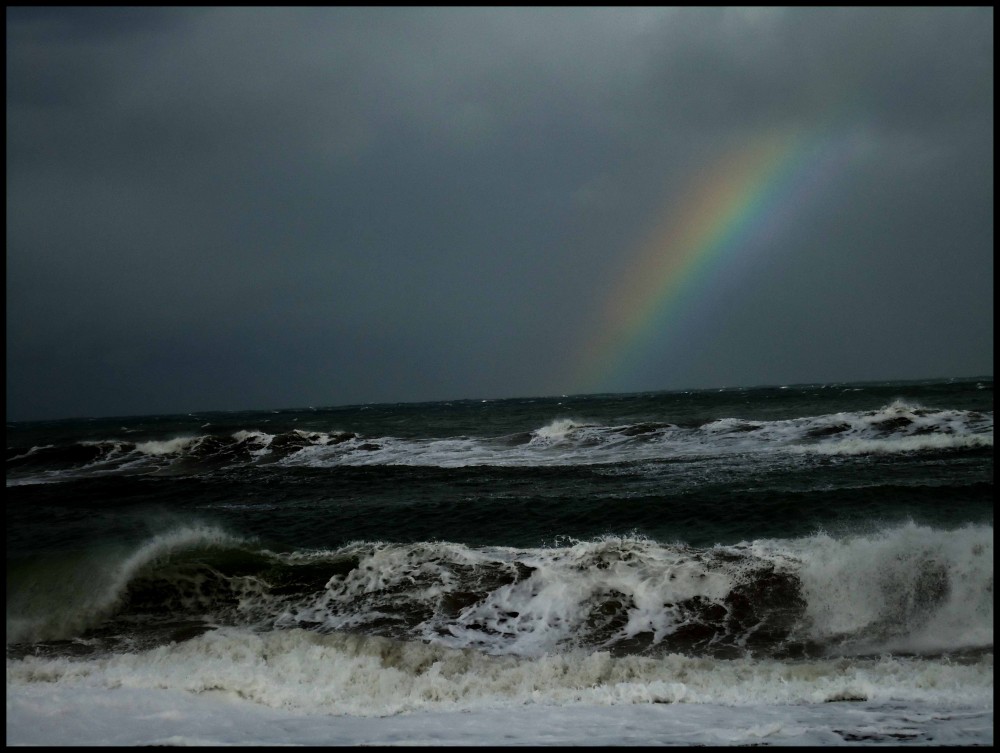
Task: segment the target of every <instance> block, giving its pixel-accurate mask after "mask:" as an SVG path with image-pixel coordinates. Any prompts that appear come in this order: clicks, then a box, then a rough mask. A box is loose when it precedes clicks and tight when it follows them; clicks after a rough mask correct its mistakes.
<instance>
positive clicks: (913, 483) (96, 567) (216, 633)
mask: <svg viewBox="0 0 1000 753" xmlns="http://www.w3.org/2000/svg"><path fill="white" fill-rule="evenodd" d="M6 491H7V502H6V522H7V644H6V650H7V658H6V661H7V743H8V744H9V745H45V744H59V745H74V744H78V745H134V744H149V745H152V744H156V745H163V744H168V745H200V744H225V745H241V744H282V743H285V744H333V745H337V744H340V745H347V744H438V745H459V744H474V745H475V744H480V745H486V744H511V745H524V744H532V745H536V744H553V745H554V744H574V745H606V744H613V745H645V744H670V745H689V744H704V745H824V744H831V745H845V744H847V745H850V744H859V745H860V744H863V745H870V744H890V745H898V744H906V743H909V744H918V745H928V744H930V745H952V744H979V745H992V744H993V501H992V499H993V379H992V377H981V378H978V379H975V378H973V379H953V380H939V381H908V382H887V383H857V384H841V383H838V384H810V385H787V386H774V387H755V388H747V389H739V388H726V389H713V390H700V391H699V390H692V391H674V392H650V393H636V394H601V395H585V396H568V397H567V396H563V397H544V398H525V399H504V400H478V399H476V400H455V401H450V402H433V403H399V404H371V405H352V406H343V407H308V408H302V409H295V410H260V411H248V412H205V413H193V414H186V415H163V416H136V417H127V418H122V417H118V418H86V419H74V420H61V421H44V422H8V423H7V489H6Z"/></svg>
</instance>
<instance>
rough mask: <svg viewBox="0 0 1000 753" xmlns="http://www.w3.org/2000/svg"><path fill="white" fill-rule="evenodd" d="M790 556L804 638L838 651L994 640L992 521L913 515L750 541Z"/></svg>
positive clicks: (925, 647)
mask: <svg viewBox="0 0 1000 753" xmlns="http://www.w3.org/2000/svg"><path fill="white" fill-rule="evenodd" d="M751 549H752V550H753V551H756V552H758V553H760V554H761V555H762V556H768V555H773V554H774V553H779V554H784V555H787V556H789V557H792V558H795V559H796V560H798V561H799V562H800V563H801V566H800V567H799V569H798V570H797V572H798V576H799V578H800V580H801V583H802V593H803V596H804V597H805V601H806V614H807V618H808V621H807V622H806V623H805V624H804V626H803V629H804V630H805V631H807V633H808V635H809V637H811V638H817V639H821V640H824V641H830V640H832V639H837V638H840V639H841V640H842V642H843V646H844V648H845V649H846V650H851V646H853V650H854V651H856V652H859V653H867V652H871V651H923V652H928V651H935V650H941V651H946V650H953V649H956V648H963V647H991V646H992V645H993V528H992V526H981V525H980V526H972V525H969V526H965V527H962V528H958V529H955V530H950V531H942V530H939V529H932V528H928V527H926V526H919V525H916V524H914V523H906V524H904V525H901V526H897V527H893V528H889V529H885V530H880V531H876V532H872V533H869V534H860V535H854V536H849V537H845V538H833V537H831V536H829V535H827V534H817V535H815V536H810V537H806V538H802V539H794V540H785V541H772V542H755V543H754V544H752V545H751Z"/></svg>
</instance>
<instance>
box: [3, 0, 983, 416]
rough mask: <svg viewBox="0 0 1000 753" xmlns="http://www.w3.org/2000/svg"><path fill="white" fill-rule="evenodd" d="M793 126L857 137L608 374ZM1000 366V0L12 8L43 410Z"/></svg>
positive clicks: (10, 259)
mask: <svg viewBox="0 0 1000 753" xmlns="http://www.w3.org/2000/svg"><path fill="white" fill-rule="evenodd" d="M782 129H791V130H793V131H794V132H796V133H804V134H806V135H807V136H812V135H818V134H821V139H822V141H823V143H825V144H829V145H834V146H831V147H830V148H831V150H832V151H831V154H832V155H833V156H832V157H831V158H830V159H829V160H828V163H829V164H832V165H834V167H835V168H836V169H832V168H831V169H822V170H821V169H820V168H819V167H816V168H815V169H814V172H815V174H814V175H813V174H811V173H810V169H811V168H810V165H809V164H808V162H807V161H804V162H803V163H802V166H801V170H802V174H801V175H800V176H799V179H800V182H801V184H802V185H807V186H811V188H810V189H809V191H808V195H806V193H804V191H803V190H798V189H797V195H798V199H801V200H798V199H796V200H794V201H793V200H791V198H789V197H786V198H785V199H783V200H780V199H779V200H777V204H776V205H775V206H773V207H772V208H771V209H770V210H769V211H768V213H767V215H768V217H767V218H768V219H769V220H773V221H772V229H771V230H770V231H769V234H768V235H767V236H762V238H763V240H762V239H761V238H758V239H757V243H756V247H755V248H754V249H753V250H752V251H751V250H750V248H749V246H746V247H745V248H744V247H740V246H739V244H738V243H737V242H736V241H739V238H737V239H735V241H734V245H733V247H732V248H731V249H727V252H726V253H727V254H729V255H728V256H724V257H720V260H719V261H718V262H717V264H716V266H715V267H714V268H713V269H712V270H709V271H707V272H705V275H707V276H705V277H703V278H699V279H700V282H698V283H697V284H694V283H691V285H690V286H689V287H688V288H687V292H686V295H687V299H685V300H686V301H687V302H686V303H683V304H680V303H679V304H677V306H674V307H673V308H670V307H666V304H667V303H668V302H667V300H666V299H664V308H662V310H661V311H659V314H658V316H659V319H656V320H655V322H656V325H655V327H653V328H652V329H651V330H650V331H649V332H648V333H647V337H646V338H645V339H644V340H642V341H638V342H637V344H636V345H635V348H634V349H633V352H632V354H631V355H630V357H629V359H628V360H627V362H626V361H624V360H623V361H622V363H621V364H611V363H609V364H608V368H607V369H606V370H603V371H602V373H604V376H603V377H601V379H599V380H597V381H594V379H593V378H592V372H591V377H588V378H584V377H585V369H584V367H583V366H582V365H581V364H582V363H583V360H582V359H584V355H583V354H584V353H585V352H586V350H587V347H588V343H589V342H590V341H591V340H592V339H593V337H594V336H595V333H596V332H598V331H600V329H601V327H602V326H603V320H604V319H605V318H606V317H607V316H608V312H609V310H610V309H609V306H611V307H612V308H613V307H614V306H615V305H617V304H616V303H615V298H614V296H615V295H616V294H615V292H614V291H615V290H620V289H621V288H620V287H619V288H616V287H615V286H616V285H618V286H620V285H621V280H622V278H623V275H625V274H626V273H627V270H630V269H632V270H634V269H635V268H636V266H637V263H638V262H637V260H638V259H640V258H641V257H642V254H647V255H648V254H649V253H650V251H649V249H650V238H652V237H654V236H655V237H663V236H658V235H657V233H658V232H659V230H657V228H661V229H662V228H663V227H664V226H667V227H670V226H674V227H683V225H684V223H685V222H686V221H687V220H688V218H687V217H685V216H683V215H684V212H685V211H689V209H688V210H686V209H685V207H686V206H687V207H689V208H690V205H691V200H690V198H689V197H690V196H691V195H692V192H693V191H694V188H693V187H694V186H698V185H700V183H699V181H700V180H701V178H702V177H703V176H704V175H705V174H707V172H708V171H710V170H715V171H716V172H718V170H719V169H720V166H721V167H722V169H723V170H725V168H726V166H727V160H729V159H734V160H735V159H736V157H730V156H728V155H739V154H740V153H741V149H744V148H746V147H748V146H749V145H753V144H755V143H757V142H758V141H759V140H760V139H761V138H762V137H763V136H764V135H766V134H768V133H774V132H781V131H782ZM734 169H735V168H734ZM713 174H714V173H713ZM810 181H811V182H810ZM685 200H687V201H688V203H687V204H685ZM777 218H780V222H778V219H777ZM670 252H671V251H670V249H669V248H664V249H663V253H670ZM679 274H680V273H679V272H678V275H679ZM691 279H692V280H693V279H695V278H691ZM664 282H666V281H664ZM625 297H627V296H625ZM678 300H679V299H678ZM635 303H637V302H635V301H632V302H629V301H627V300H623V301H622V303H621V305H622V306H628V305H632V304H635ZM654 313H656V312H654ZM651 321H652V320H651ZM613 357H615V356H612V355H610V354H609V355H608V358H609V359H610V358H613ZM992 373H993V10H992V8H965V9H963V8H957V9H955V8H953V9H930V8H883V9H779V10H774V9H763V10H755V9H746V8H739V9H732V10H724V9H716V8H711V9H662V8H633V9H612V8H577V9H574V8H548V9H542V8H465V9H463V8H406V9H399V8H356V9H355V8H330V9H327V8H300V9H249V8H217V9H216V8H180V9H162V10H157V9H85V8H72V9H53V8H38V9H34V8H20V9H10V8H8V10H7V416H8V420H20V419H40V418H57V417H72V416H102V415H130V414H147V413H167V412H188V411H204V410H238V409H257V408H259V409H265V408H282V407H304V406H310V405H312V406H326V405H341V404H354V403H362V402H396V401H420V400H437V399H459V398H497V397H514V396H541V395H553V394H568V393H574V392H583V391H601V392H604V391H607V392H625V391H635V390H657V389H682V388H699V387H717V386H736V385H744V386H748V385H758V384H789V383H797V382H830V381H849V380H875V379H908V378H928V377H938V376H943V377H951V376H976V375H985V374H992Z"/></svg>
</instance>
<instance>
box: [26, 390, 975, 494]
mask: <svg viewBox="0 0 1000 753" xmlns="http://www.w3.org/2000/svg"><path fill="white" fill-rule="evenodd" d="M992 447H993V414H992V412H977V411H964V410H947V409H936V408H925V407H922V406H919V405H916V404H911V403H907V402H905V401H902V400H897V401H894V402H892V403H891V404H889V405H886V406H885V407H883V408H880V409H878V410H871V411H854V412H842V413H834V414H827V415H821V416H808V417H803V418H792V419H786V420H772V421H754V420H748V419H742V418H735V417H734V418H721V419H715V420H711V421H708V422H706V423H702V424H699V425H693V426H685V425H678V424H674V423H670V422H666V421H664V422H655V421H647V422H639V423H630V424H622V425H605V424H601V423H598V422H592V421H587V420H586V419H583V418H573V419H568V418H560V419H557V420H554V421H551V422H550V423H548V424H545V425H543V426H540V427H538V428H537V429H535V430H533V431H530V432H522V433H516V434H509V435H503V436H497V437H486V436H451V437H441V438H426V439H411V438H400V437H393V436H377V437H366V436H363V435H359V434H357V433H354V432H347V431H337V430H330V431H325V432H324V431H300V430H292V431H288V432H282V433H277V434H270V433H267V432H265V431H262V430H260V429H256V428H254V429H243V430H239V431H236V432H234V433H232V434H206V435H199V436H178V437H170V438H166V439H162V440H148V441H144V442H138V443H134V442H131V441H127V440H122V439H117V438H115V439H107V440H103V441H91V442H83V443H78V444H72V445H63V446H52V445H49V446H44V447H31V448H16V447H15V448H8V451H7V484H8V486H11V485H16V484H23V483H28V482H34V483H40V482H51V481H59V480H66V479H72V478H79V477H81V476H83V477H86V476H102V475H112V474H136V473H143V474H145V473H157V474H199V473H205V472H210V471H212V470H213V469H218V468H226V467H235V466H242V465H247V464H255V465H264V464H268V463H277V464H280V465H283V466H302V467H314V468H317V467H318V468H323V467H333V466H338V465H355V466H361V465H409V466H435V467H443V468H450V467H463V466H490V465H495V466H553V465H588V464H607V463H620V462H630V461H645V460H660V459H672V458H685V457H698V456H706V455H720V454H727V453H728V454H754V453H757V454H761V453H769V454H772V455H773V454H775V453H785V454H799V455H807V454H822V455H858V454H887V453H888V454H894V453H913V452H923V451H929V452H940V451H948V450H960V449H970V448H973V449H975V448H992Z"/></svg>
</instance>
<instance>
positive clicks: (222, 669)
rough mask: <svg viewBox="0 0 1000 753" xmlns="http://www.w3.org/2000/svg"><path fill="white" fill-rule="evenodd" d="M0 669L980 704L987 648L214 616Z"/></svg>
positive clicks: (268, 695) (431, 702)
mask: <svg viewBox="0 0 1000 753" xmlns="http://www.w3.org/2000/svg"><path fill="white" fill-rule="evenodd" d="M7 682H8V685H9V686H10V685H25V684H29V683H37V682H47V683H60V684H62V683H69V684H83V685H86V686H88V687H93V688H105V689H107V688H118V687H121V688H130V689H153V688H161V689H169V690H183V691H187V692H191V693H205V692H209V691H211V692H217V693H223V694H226V695H228V696H230V697H233V698H243V699H247V700H251V701H254V702H255V703H258V704H261V705H264V706H270V707H272V708H284V709H288V710H296V711H300V712H304V713H311V714H315V713H320V714H352V715H358V716H383V715H389V714H398V713H402V712H412V711H418V710H444V709H448V710H458V709H482V708H496V707H510V706H520V705H524V704H532V703H545V704H561V705H562V704H572V703H587V704H594V705H628V704H648V703H688V704H721V705H727V706H747V705H759V704H795V703H807V704H808V703H824V702H829V701H837V700H844V699H860V700H867V701H909V702H912V701H922V702H930V703H935V704H938V705H948V704H967V705H979V706H985V705H990V706H991V705H992V688H993V660H992V656H991V655H988V656H983V657H980V658H978V659H974V660H969V661H966V662H951V661H948V660H930V659H914V658H906V657H891V656H885V657H881V658H877V659H854V660H846V659H833V660H814V661H809V662H788V661H774V660H750V659H738V660H715V659H705V658H692V657H686V656H681V655H677V654H673V655H669V656H664V657H660V658H650V657H641V656H624V657H618V658H615V657H612V656H611V655H610V654H609V653H607V652H603V651H597V652H591V653H584V652H575V653H563V654H549V655H545V656H540V657H536V658H533V659H526V658H522V657H512V656H503V657H496V656H488V655H485V654H483V653H480V652H478V651H474V650H471V649H447V648H443V647H440V646H429V645H425V644H423V643H419V642H401V641H395V640H391V639H388V638H381V637H375V636H362V635H357V634H347V633H333V634H325V635H324V634H319V633H316V632H312V631H305V630H286V631H275V632H269V633H252V632H249V631H246V630H237V629H230V628H224V629H219V630H216V631H213V632H210V633H206V634H203V635H201V636H199V637H197V638H194V639H192V640H189V641H186V642H184V643H180V644H170V645H166V646H161V647H158V648H155V649H151V650H147V651H141V652H137V653H128V654H115V655H110V656H104V657H99V658H89V659H86V660H77V659H66V658H44V657H36V656H28V657H25V658H23V659H20V660H8V662H7Z"/></svg>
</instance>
